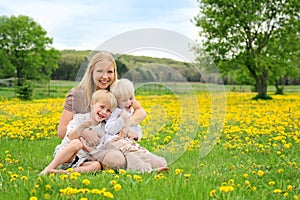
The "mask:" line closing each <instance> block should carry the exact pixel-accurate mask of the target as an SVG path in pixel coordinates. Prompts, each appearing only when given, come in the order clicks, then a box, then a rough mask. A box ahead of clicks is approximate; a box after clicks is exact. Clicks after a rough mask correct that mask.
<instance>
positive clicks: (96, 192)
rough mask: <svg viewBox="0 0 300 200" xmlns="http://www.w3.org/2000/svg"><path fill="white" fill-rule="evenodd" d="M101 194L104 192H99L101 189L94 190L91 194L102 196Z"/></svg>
mask: <svg viewBox="0 0 300 200" xmlns="http://www.w3.org/2000/svg"><path fill="white" fill-rule="evenodd" d="M101 192H102V191H101V190H99V189H92V190H91V193H92V194H101Z"/></svg>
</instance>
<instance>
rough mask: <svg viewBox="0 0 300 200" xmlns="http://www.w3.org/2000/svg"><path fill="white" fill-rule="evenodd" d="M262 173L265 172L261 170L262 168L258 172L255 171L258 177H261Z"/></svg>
mask: <svg viewBox="0 0 300 200" xmlns="http://www.w3.org/2000/svg"><path fill="white" fill-rule="evenodd" d="M264 174H265V172H264V171H262V170H258V172H257V175H258V176H259V177H262V176H263V175H264Z"/></svg>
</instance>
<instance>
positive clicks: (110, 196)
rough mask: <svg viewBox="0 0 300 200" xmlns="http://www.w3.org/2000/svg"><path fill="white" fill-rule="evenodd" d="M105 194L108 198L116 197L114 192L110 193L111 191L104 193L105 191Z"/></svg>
mask: <svg viewBox="0 0 300 200" xmlns="http://www.w3.org/2000/svg"><path fill="white" fill-rule="evenodd" d="M103 196H105V197H107V198H111V199H113V198H114V195H113V194H112V193H110V192H104V193H103Z"/></svg>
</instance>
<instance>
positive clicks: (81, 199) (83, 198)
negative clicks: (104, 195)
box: [80, 197, 88, 200]
mask: <svg viewBox="0 0 300 200" xmlns="http://www.w3.org/2000/svg"><path fill="white" fill-rule="evenodd" d="M80 200H88V198H86V197H82V198H80Z"/></svg>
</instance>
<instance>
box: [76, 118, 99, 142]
mask: <svg viewBox="0 0 300 200" xmlns="http://www.w3.org/2000/svg"><path fill="white" fill-rule="evenodd" d="M92 126H93V122H92V121H91V120H87V121H85V122H83V123H82V124H81V125H80V126H78V128H77V131H78V134H79V136H81V137H83V138H84V139H85V141H86V143H87V144H88V145H89V146H96V145H98V144H99V143H100V138H99V136H98V135H97V133H96V132H95V131H93V129H92Z"/></svg>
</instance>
